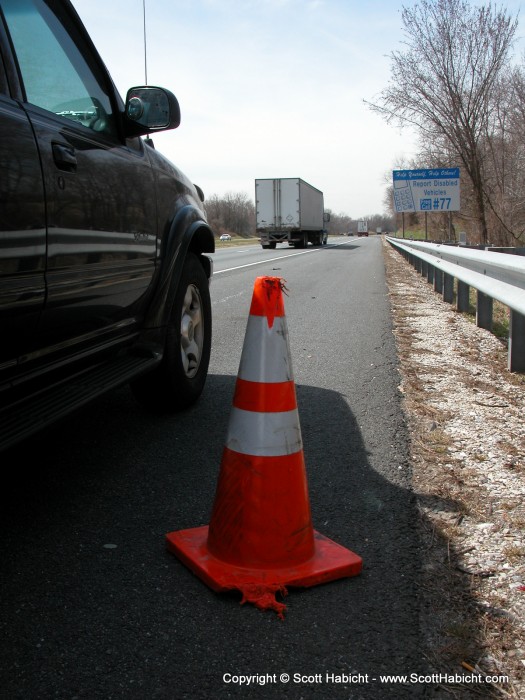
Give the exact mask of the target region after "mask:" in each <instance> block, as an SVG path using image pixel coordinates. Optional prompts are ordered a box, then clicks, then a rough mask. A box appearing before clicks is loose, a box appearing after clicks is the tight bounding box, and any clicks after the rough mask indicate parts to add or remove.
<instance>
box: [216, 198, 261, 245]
mask: <svg viewBox="0 0 525 700" xmlns="http://www.w3.org/2000/svg"><path fill="white" fill-rule="evenodd" d="M206 212H207V215H208V220H209V222H210V225H211V227H212V228H213V230H214V231H216V232H217V233H218V234H221V233H233V234H237V235H239V236H245V237H246V236H249V235H251V234H254V233H255V205H254V203H253V201H252V200H251V199H250V198H249V197H248V195H247V194H246V193H244V192H227V193H226V194H225V195H222V196H219V195H216V194H212V195H211V196H210V197H208V198H207V199H206Z"/></svg>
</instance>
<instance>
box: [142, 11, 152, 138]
mask: <svg viewBox="0 0 525 700" xmlns="http://www.w3.org/2000/svg"><path fill="white" fill-rule="evenodd" d="M142 16H143V18H144V85H147V84H148V44H147V41H146V0H142ZM144 143H146V144H147V145H148V146H149V147H150V148H155V144H154V143H153V139H151V138H150V137H149V136H147V137H146V138H145V139H144Z"/></svg>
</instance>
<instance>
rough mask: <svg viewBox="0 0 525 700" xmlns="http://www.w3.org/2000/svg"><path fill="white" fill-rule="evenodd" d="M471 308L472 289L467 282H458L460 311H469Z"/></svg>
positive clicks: (458, 306) (458, 307)
mask: <svg viewBox="0 0 525 700" xmlns="http://www.w3.org/2000/svg"><path fill="white" fill-rule="evenodd" d="M469 308H470V287H469V286H468V284H465V282H462V281H461V280H458V300H457V309H458V311H468V310H469Z"/></svg>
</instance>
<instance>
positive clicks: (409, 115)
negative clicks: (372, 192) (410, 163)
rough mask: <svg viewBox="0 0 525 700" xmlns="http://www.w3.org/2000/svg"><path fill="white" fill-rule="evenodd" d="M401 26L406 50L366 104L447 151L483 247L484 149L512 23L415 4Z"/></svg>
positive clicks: (439, 1) (487, 12) (452, 6)
mask: <svg viewBox="0 0 525 700" xmlns="http://www.w3.org/2000/svg"><path fill="white" fill-rule="evenodd" d="M402 21H403V26H404V31H405V35H406V40H405V41H404V42H403V43H404V44H405V46H406V50H404V51H393V52H392V53H391V54H390V58H391V79H390V83H389V85H388V87H386V88H385V89H384V90H383V91H382V92H381V93H380V95H379V99H378V101H377V103H375V104H373V103H367V104H369V106H370V108H371V109H372V110H374V111H375V112H377V113H379V114H380V115H381V116H383V117H384V118H385V119H386V121H387V122H388V123H396V124H399V125H401V126H404V125H409V124H410V125H412V126H414V127H415V128H416V130H417V132H418V133H419V136H420V139H421V141H422V143H425V142H428V143H433V142H434V141H435V139H436V137H437V138H438V139H442V140H444V141H445V142H446V143H447V145H448V150H449V151H450V152H451V153H452V154H454V155H455V157H456V158H457V160H458V162H457V165H460V166H462V167H463V169H464V171H465V172H466V173H467V175H468V176H469V178H470V181H471V184H472V190H473V194H474V202H475V207H476V218H477V220H478V225H479V233H480V238H481V241H482V242H486V241H487V238H488V236H487V216H486V203H487V202H486V196H485V193H484V176H485V173H484V165H485V163H484V156H485V154H486V150H485V148H484V145H485V139H486V135H487V131H488V128H489V124H490V119H491V115H492V112H493V110H494V107H495V85H496V82H497V80H498V78H499V76H500V75H501V73H502V71H503V70H504V68H505V66H506V65H507V63H508V60H509V54H510V49H511V47H512V43H513V40H514V35H515V32H516V28H517V19H513V18H511V17H510V16H509V15H508V14H507V12H506V10H504V9H498V8H496V7H495V6H493V5H492V3H487V4H485V5H483V6H481V7H473V6H471V5H470V3H469V2H468V0H420V2H419V3H418V4H416V5H414V7H412V8H406V7H405V8H403V11H402ZM441 165H443V166H451V165H453V164H452V163H442V164H441ZM454 165H455V164H454Z"/></svg>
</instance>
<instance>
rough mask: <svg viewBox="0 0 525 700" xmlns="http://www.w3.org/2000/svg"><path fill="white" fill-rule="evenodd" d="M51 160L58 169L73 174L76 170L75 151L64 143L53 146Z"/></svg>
mask: <svg viewBox="0 0 525 700" xmlns="http://www.w3.org/2000/svg"><path fill="white" fill-rule="evenodd" d="M53 159H54V161H55V163H56V165H57V167H58V168H60V169H61V170H68V171H69V172H75V171H76V169H77V158H76V156H75V149H74V148H73V147H72V146H69V145H68V144H64V143H54V144H53Z"/></svg>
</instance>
